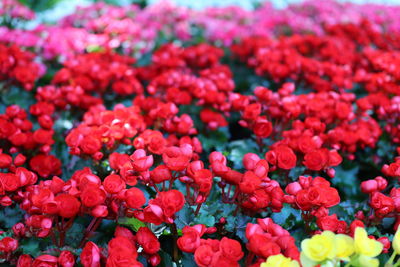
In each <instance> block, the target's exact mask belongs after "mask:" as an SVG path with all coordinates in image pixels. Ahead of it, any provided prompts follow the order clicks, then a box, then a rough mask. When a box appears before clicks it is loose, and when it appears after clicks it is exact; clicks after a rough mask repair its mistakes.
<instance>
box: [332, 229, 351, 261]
mask: <svg viewBox="0 0 400 267" xmlns="http://www.w3.org/2000/svg"><path fill="white" fill-rule="evenodd" d="M335 246H336V257H338V258H341V259H345V258H348V257H350V256H351V255H352V254H353V253H354V240H353V238H351V237H350V236H348V235H343V234H337V235H336V237H335Z"/></svg>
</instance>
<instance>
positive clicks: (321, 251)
mask: <svg viewBox="0 0 400 267" xmlns="http://www.w3.org/2000/svg"><path fill="white" fill-rule="evenodd" d="M301 250H302V252H303V253H304V255H305V256H306V257H307V258H308V259H310V260H311V261H315V262H321V261H324V260H326V259H333V258H334V257H335V256H336V249H335V234H334V233H333V232H331V231H324V232H322V234H319V235H315V236H313V237H312V238H308V239H305V240H303V241H302V242H301Z"/></svg>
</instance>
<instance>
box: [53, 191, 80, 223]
mask: <svg viewBox="0 0 400 267" xmlns="http://www.w3.org/2000/svg"><path fill="white" fill-rule="evenodd" d="M54 201H55V202H57V206H58V214H59V215H60V216H61V217H64V218H73V217H75V216H76V215H77V214H78V212H79V210H80V207H81V202H79V200H78V199H77V198H76V197H74V196H71V195H69V194H61V195H58V196H56V197H55V198H54Z"/></svg>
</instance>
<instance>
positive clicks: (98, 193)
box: [80, 184, 106, 207]
mask: <svg viewBox="0 0 400 267" xmlns="http://www.w3.org/2000/svg"><path fill="white" fill-rule="evenodd" d="M80 197H81V200H82V204H83V205H84V206H86V207H94V206H97V205H100V204H102V203H104V201H105V200H106V193H105V192H104V191H103V190H101V189H100V188H99V187H98V186H97V185H94V184H88V185H87V186H86V188H85V189H84V190H83V191H82V194H81V196H80Z"/></svg>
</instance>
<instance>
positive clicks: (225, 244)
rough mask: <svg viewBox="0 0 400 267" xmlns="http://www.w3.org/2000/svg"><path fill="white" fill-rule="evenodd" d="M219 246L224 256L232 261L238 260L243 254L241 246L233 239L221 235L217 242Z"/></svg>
mask: <svg viewBox="0 0 400 267" xmlns="http://www.w3.org/2000/svg"><path fill="white" fill-rule="evenodd" d="M219 248H220V251H222V254H223V255H224V256H225V257H227V258H228V259H231V260H233V261H239V260H240V259H241V258H242V257H243V255H244V253H243V251H242V246H241V245H240V243H239V242H238V241H236V240H234V239H229V238H226V237H223V238H222V239H221V242H220V243H219Z"/></svg>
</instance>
